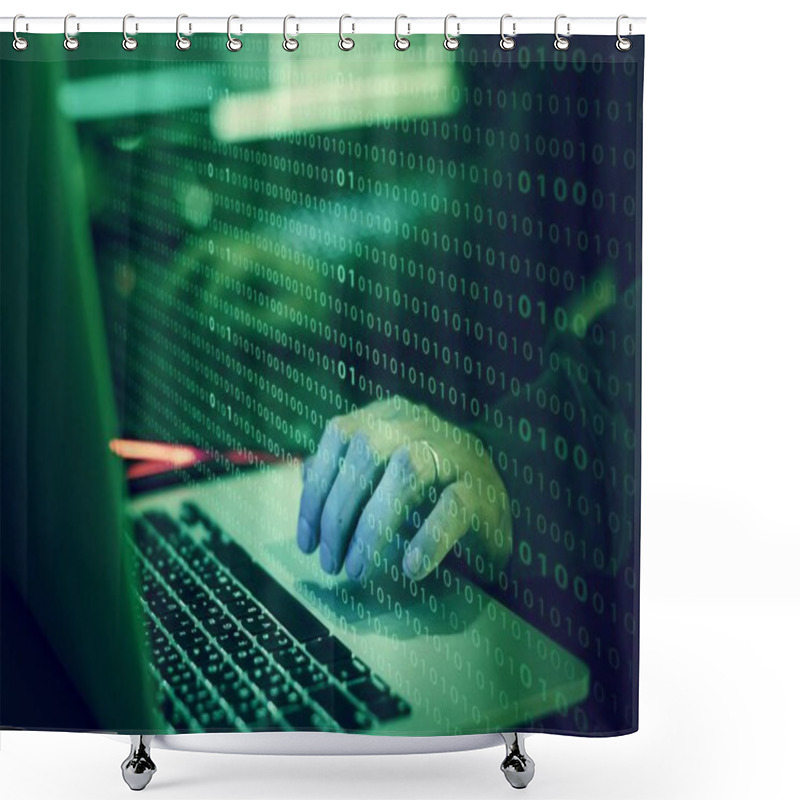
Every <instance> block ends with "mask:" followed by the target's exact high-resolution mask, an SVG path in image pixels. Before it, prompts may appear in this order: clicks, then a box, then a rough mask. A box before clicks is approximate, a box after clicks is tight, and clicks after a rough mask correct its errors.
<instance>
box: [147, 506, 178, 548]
mask: <svg viewBox="0 0 800 800" xmlns="http://www.w3.org/2000/svg"><path fill="white" fill-rule="evenodd" d="M142 516H143V517H144V518H145V519H146V520H147V522H149V523H150V524H151V525H152V526H153V527H154V528H155V529H156V530H157V531H158V532H159V533H160V534H161V535H162V536H163V537H164V538H165V539H169V540H172V541H174V540H176V539H177V538H178V537H179V536H180V534H181V529H180V527H179V525H178V523H177V522H175V521H174V520H173V519H172V517H170V516H169V514H166V513H164V512H163V511H146V512H145V513H144V514H143V515H142Z"/></svg>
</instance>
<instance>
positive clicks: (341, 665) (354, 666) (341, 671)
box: [328, 658, 369, 683]
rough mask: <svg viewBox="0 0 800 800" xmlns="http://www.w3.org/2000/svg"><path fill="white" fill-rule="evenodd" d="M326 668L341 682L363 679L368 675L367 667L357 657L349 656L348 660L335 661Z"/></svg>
mask: <svg viewBox="0 0 800 800" xmlns="http://www.w3.org/2000/svg"><path fill="white" fill-rule="evenodd" d="M328 669H329V670H330V673H331V675H333V677H334V678H336V680H337V681H341V682H342V683H352V682H355V681H363V680H364V679H365V678H366V677H367V676H368V675H369V670H368V669H367V667H366V666H365V665H364V663H363V662H361V661H359V660H358V659H357V658H351V659H350V660H349V661H336V662H335V663H333V664H331V665H330V666H329V667H328Z"/></svg>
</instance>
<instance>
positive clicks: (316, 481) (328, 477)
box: [297, 417, 349, 553]
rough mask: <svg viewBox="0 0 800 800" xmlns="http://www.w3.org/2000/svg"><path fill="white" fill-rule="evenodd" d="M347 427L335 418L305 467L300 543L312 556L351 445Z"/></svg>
mask: <svg viewBox="0 0 800 800" xmlns="http://www.w3.org/2000/svg"><path fill="white" fill-rule="evenodd" d="M346 428H347V426H346V424H343V420H342V418H341V417H334V418H333V419H332V420H330V422H328V424H327V425H326V426H325V432H324V433H323V434H322V438H321V439H320V442H319V447H318V448H317V452H316V453H315V454H314V455H313V456H312V457H311V458H310V459H308V461H306V462H305V463H304V464H303V494H302V496H301V497H300V514H299V516H298V520H297V544H298V546H299V547H300V549H301V550H302V551H303V552H305V553H311V552H313V551H314V549H315V548H316V546H317V544H318V543H319V525H320V518H321V517H322V509H323V508H324V506H325V501H326V499H327V497H328V493H329V492H330V490H331V486H332V485H333V482H334V480H335V479H336V475H337V473H338V472H339V459H341V457H342V456H343V455H344V452H345V448H346V447H347V444H348V439H349V436H348V435H347V430H346Z"/></svg>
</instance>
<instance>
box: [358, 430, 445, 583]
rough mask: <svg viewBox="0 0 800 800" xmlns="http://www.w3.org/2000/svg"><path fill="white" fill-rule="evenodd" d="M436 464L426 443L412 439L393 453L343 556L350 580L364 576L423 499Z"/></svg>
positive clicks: (432, 478) (432, 479)
mask: <svg viewBox="0 0 800 800" xmlns="http://www.w3.org/2000/svg"><path fill="white" fill-rule="evenodd" d="M435 475H436V473H435V467H434V464H433V460H432V459H431V458H430V454H429V453H426V452H425V446H424V445H421V444H420V443H419V442H414V443H413V444H411V445H410V446H408V447H407V446H403V447H399V448H398V449H397V450H395V451H394V453H393V454H392V457H391V459H389V463H388V465H387V467H386V471H385V472H384V474H383V477H382V478H381V481H380V483H379V484H378V488H377V489H376V490H375V493H374V494H373V495H372V497H371V498H370V499H369V501H368V502H367V505H366V506H365V507H364V511H363V512H362V513H361V516H360V517H359V520H358V525H357V526H356V531H355V533H354V534H353V538H352V540H351V542H350V546H349V548H348V551H347V557H346V559H345V570H346V571H347V575H348V576H349V577H350V578H352V579H353V580H360V579H361V578H363V577H364V575H365V574H366V572H367V570H368V569H369V564H370V563H371V562H372V560H373V558H374V557H375V554H376V553H381V552H383V550H384V549H385V547H386V546H387V545H388V544H389V543H390V542H391V541H392V540H393V539H394V537H395V536H396V535H397V534H398V533H399V531H400V529H401V528H402V526H403V525H404V524H405V523H406V522H407V521H408V520H409V519H411V517H412V515H413V513H414V511H415V510H416V509H417V508H418V507H419V506H420V505H422V503H424V502H425V500H426V495H427V491H428V489H429V487H430V486H431V485H432V484H433V481H434V479H435Z"/></svg>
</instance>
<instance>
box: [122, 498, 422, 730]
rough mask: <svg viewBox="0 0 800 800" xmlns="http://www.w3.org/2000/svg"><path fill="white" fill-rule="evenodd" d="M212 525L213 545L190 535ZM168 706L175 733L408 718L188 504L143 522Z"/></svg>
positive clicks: (150, 629) (139, 527)
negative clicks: (175, 513)
mask: <svg viewBox="0 0 800 800" xmlns="http://www.w3.org/2000/svg"><path fill="white" fill-rule="evenodd" d="M196 525H202V526H203V527H204V528H205V529H206V531H207V532H208V533H209V534H210V537H208V538H207V539H206V543H205V544H204V546H202V547H201V546H200V545H198V544H197V543H196V542H195V539H194V538H192V536H191V533H190V531H191V529H192V528H193V527H194V526H196ZM132 544H133V546H134V552H135V553H136V563H137V566H138V573H139V578H140V584H139V585H140V587H141V594H140V598H139V599H140V602H141V604H142V607H143V610H144V625H145V629H146V634H147V638H148V641H149V643H150V647H151V651H152V660H151V665H150V668H151V670H152V671H153V672H154V674H155V677H156V682H157V685H158V692H159V707H160V708H161V709H162V711H163V713H164V715H165V718H166V721H167V723H168V725H169V726H170V727H171V728H172V729H173V731H175V732H178V731H191V732H201V731H215V730H230V729H231V728H235V729H237V730H241V731H251V730H265V729H269V730H275V729H282V730H327V731H331V730H342V731H356V732H357V731H365V730H368V729H370V728H373V727H375V726H377V725H379V724H380V723H382V722H384V721H387V720H391V719H394V718H397V717H401V716H404V715H406V714H409V713H410V707H409V705H408V703H407V702H406V701H405V700H404V699H403V698H402V697H400V696H399V695H397V694H395V693H394V692H392V691H391V690H390V689H389V688H388V686H387V685H386V684H385V682H384V681H382V680H381V679H380V677H379V676H377V675H376V674H375V673H373V672H372V670H370V669H369V667H367V666H366V665H365V664H364V663H363V662H362V661H360V660H359V659H358V658H357V657H355V656H354V655H353V653H352V652H351V651H350V649H349V648H348V647H347V645H345V644H344V643H343V642H342V641H341V640H339V639H337V638H336V637H335V636H333V635H331V633H330V631H329V630H328V629H327V627H326V626H325V625H323V624H322V623H321V622H320V621H319V620H318V619H317V618H316V617H315V616H314V615H313V614H311V612H309V611H308V609H306V608H305V606H303V605H302V604H301V603H300V602H299V601H298V600H297V599H296V598H295V597H293V596H292V595H291V594H290V593H289V592H288V591H286V589H284V588H283V586H281V585H280V584H279V583H278V582H277V581H276V580H275V579H274V578H272V576H271V575H269V573H267V572H266V571H265V570H263V569H262V568H261V567H259V566H258V565H257V564H256V563H255V562H254V561H253V560H252V559H251V558H250V557H249V556H248V555H247V553H246V552H245V551H244V550H243V549H242V548H241V547H239V545H238V544H236V543H235V542H233V541H232V540H230V539H229V538H228V537H226V536H224V535H223V534H222V531H221V530H220V529H219V527H218V526H217V525H216V524H215V523H214V521H213V520H212V519H210V518H209V517H208V515H207V514H205V513H203V512H202V511H201V510H200V509H199V508H198V507H197V506H196V505H194V504H185V505H184V507H183V510H182V513H181V515H180V517H179V518H176V517H173V516H170V515H169V514H167V513H165V512H162V511H148V512H146V513H145V514H143V515H142V516H140V517H138V518H137V519H135V520H134V523H133V541H132Z"/></svg>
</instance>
